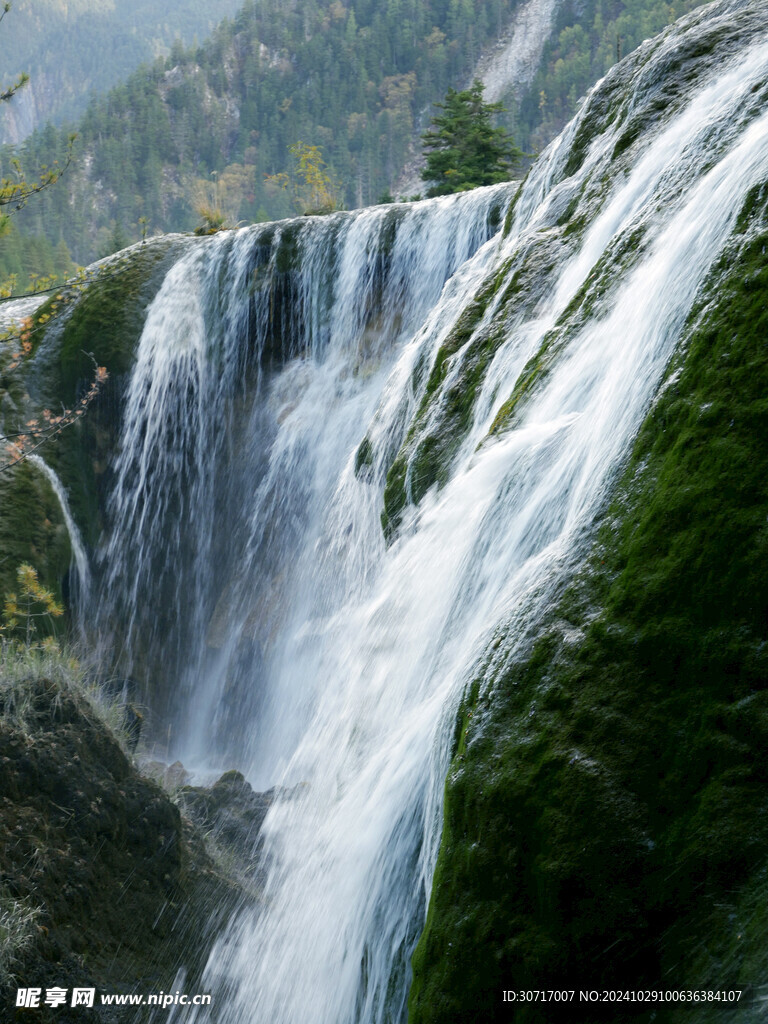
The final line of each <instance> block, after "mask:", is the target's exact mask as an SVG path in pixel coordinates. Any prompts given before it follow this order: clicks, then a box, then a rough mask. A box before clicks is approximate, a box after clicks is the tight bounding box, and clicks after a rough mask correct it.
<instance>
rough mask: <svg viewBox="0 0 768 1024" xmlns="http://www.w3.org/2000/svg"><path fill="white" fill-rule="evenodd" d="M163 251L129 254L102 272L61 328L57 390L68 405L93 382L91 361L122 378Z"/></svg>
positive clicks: (160, 248)
mask: <svg viewBox="0 0 768 1024" xmlns="http://www.w3.org/2000/svg"><path fill="white" fill-rule="evenodd" d="M166 255H167V247H166V246H163V245H158V244H154V245H147V246H146V248H140V249H134V250H133V251H132V252H131V253H130V254H129V255H128V256H126V257H125V258H124V259H123V260H122V261H121V263H119V264H117V265H113V266H110V267H107V268H105V269H104V270H103V271H102V272H101V273H100V275H99V276H98V277H97V278H96V280H95V281H93V282H92V283H91V284H90V285H89V286H88V288H87V290H86V292H85V294H84V295H83V297H82V298H81V299H80V301H79V302H78V303H77V306H76V308H75V310H74V312H73V313H72V316H71V317H70V318H69V320H68V321H67V323H66V326H65V327H64V331H63V335H62V338H61V343H60V346H59V361H60V385H61V389H62V392H63V396H64V398H65V401H66V402H67V404H71V402H72V401H73V400H74V398H75V397H76V393H77V388H78V385H79V384H81V383H82V382H84V381H90V380H91V379H92V378H93V360H92V359H91V358H90V356H89V355H88V354H87V353H92V354H93V359H95V361H96V363H97V364H98V365H99V366H106V368H107V370H108V371H109V373H110V374H111V375H118V374H122V373H127V372H128V370H130V368H131V366H132V365H133V359H134V356H135V352H136V344H137V342H138V339H139V337H140V336H141V331H142V328H143V326H144V320H145V318H146V309H147V306H148V304H149V302H150V300H151V298H152V296H153V295H154V292H155V290H156V287H157V283H158V273H157V272H158V270H159V269H160V268H161V266H162V265H163V263H164V258H165V256H166Z"/></svg>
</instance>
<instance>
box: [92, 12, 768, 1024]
mask: <svg viewBox="0 0 768 1024" xmlns="http://www.w3.org/2000/svg"><path fill="white" fill-rule="evenodd" d="M765 13H766V5H765V4H764V3H763V4H751V5H748V4H745V3H742V4H738V3H723V4H720V5H719V6H718V7H717V8H716V9H714V10H712V9H710V11H709V13H708V14H707V15H706V16H705V15H697V16H692V17H691V18H690V19H688V21H687V23H685V24H684V26H683V28H677V29H675V30H673V31H671V32H668V33H667V34H666V35H665V36H664V37H662V38H661V39H660V40H656V41H654V43H653V44H646V46H645V47H644V48H643V49H642V50H641V51H640V53H639V55H636V56H635V57H634V58H633V61H634V62H630V63H629V64H627V63H626V62H625V64H623V65H621V66H620V68H619V69H617V71H616V73H615V75H614V76H613V77H609V79H608V80H607V81H606V82H604V83H603V84H602V85H601V86H600V87H599V88H598V89H597V90H596V91H595V92H594V93H593V94H592V96H591V97H590V98H589V99H588V101H587V102H586V104H585V105H584V107H583V109H582V111H581V113H580V115H579V117H578V118H577V119H576V121H575V122H574V123H573V124H572V125H571V126H569V128H568V129H566V131H565V133H564V134H563V136H561V138H560V139H559V140H558V141H557V142H556V143H554V144H553V146H552V147H551V148H550V150H549V151H548V152H547V153H546V154H545V155H544V156H543V157H542V159H541V160H540V161H539V163H538V164H537V165H536V167H535V168H534V170H533V172H532V174H531V175H530V176H529V178H528V180H527V181H526V183H525V185H524V186H523V187H522V190H521V191H520V194H519V195H518V196H517V198H516V206H515V213H514V218H513V219H512V221H511V224H510V225H509V230H508V231H507V232H506V234H505V235H504V236H503V237H502V234H497V235H496V236H495V237H490V236H491V235H492V234H493V228H494V226H495V220H496V217H495V216H494V217H492V216H491V214H492V213H495V212H496V211H498V209H499V207H501V206H504V205H506V203H508V202H509V201H510V199H511V198H512V196H513V194H514V192H515V191H516V190H515V187H514V186H499V187H495V188H493V189H490V190H479V191H477V192H474V193H470V194H467V195H464V196H458V197H450V198H447V199H441V200H434V201H431V202H428V203H424V204H418V205H415V206H412V207H395V208H376V209H374V210H369V211H364V212H360V213H357V214H354V215H346V214H345V215H337V216H334V217H329V218H324V219H314V218H310V219H307V220H305V221H301V222H298V221H297V222H286V223H284V224H280V225H269V226H266V227H258V228H253V229H249V230H247V231H244V232H241V233H238V234H236V235H232V234H226V235H220V236H218V237H217V238H215V239H213V240H211V241H209V242H207V243H205V244H202V245H199V246H196V247H192V248H190V250H189V251H188V253H187V254H186V255H185V256H184V257H183V258H182V259H181V260H180V262H179V263H177V265H176V266H175V267H174V268H173V269H172V271H171V272H170V273H169V275H168V277H167V279H166V281H165V283H164V285H163V287H162V288H161V290H160V292H159V294H158V296H157V298H156V299H155V301H154V303H153V305H152V307H151V309H150V311H149V314H148V319H147V323H146V327H145V330H144V333H143V336H142V339H141V343H140V348H139V352H138V356H137V362H136V367H135V369H134V372H133V376H132V380H131V384H130V388H129V393H128V399H127V407H126V410H127V411H126V417H125V427H124V433H123V442H122V450H121V455H120V458H119V462H118V465H117V472H116V483H115V487H114V493H113V498H112V503H111V508H110V515H111V525H110V533H109V536H108V537H107V539H106V542H105V544H104V547H103V551H102V563H103V567H104V568H103V570H102V576H103V582H102V591H101V597H100V605H101V608H102V612H101V615H100V620H99V621H100V627H101V629H102V630H103V631H104V632H105V633H109V632H110V631H112V632H113V635H116V634H115V633H114V627H115V623H116V622H118V621H122V622H123V623H124V624H125V625H124V627H123V633H122V636H123V642H124V644H125V651H126V653H125V654H124V657H125V658H126V659H127V661H128V664H129V665H130V667H131V669H132V670H133V669H136V670H137V671H139V672H140V673H142V677H143V678H144V679H145V681H146V683H147V686H148V688H149V689H150V693H151V692H152V691H151V685H152V676H153V674H158V673H160V674H162V677H163V678H168V677H170V678H172V679H174V680H175V685H174V688H173V693H171V694H170V695H168V696H167V698H166V699H165V702H164V706H163V710H164V712H165V713H166V714H167V715H169V716H171V717H172V718H173V720H174V721H175V723H176V725H177V733H176V735H177V743H178V749H177V750H175V753H176V754H180V755H181V756H183V757H185V758H186V759H188V760H192V761H193V762H194V761H200V762H207V763H211V762H215V761H223V762H225V763H227V765H228V766H229V765H230V764H231V761H232V759H233V758H235V757H236V758H237V759H238V761H239V763H240V764H242V765H243V766H244V768H245V769H246V771H247V774H248V776H249V778H250V779H251V781H252V782H253V783H254V785H256V786H260V787H266V786H271V785H274V784H276V783H282V784H284V785H285V786H286V787H288V788H286V790H285V791H284V796H282V797H281V798H279V799H278V800H277V802H276V803H275V804H274V805H273V807H272V809H271V811H270V813H269V816H268V818H267V820H266V823H265V825H264V854H263V856H264V859H265V867H266V871H267V881H266V887H265V893H264V899H263V901H262V904H261V906H260V909H259V910H258V911H253V910H248V911H243V912H241V913H240V914H239V915H237V916H236V917H235V918H234V920H233V922H232V924H231V925H230V927H229V929H228V930H227V932H226V933H225V935H224V936H223V938H221V939H220V940H219V942H218V943H217V945H216V947H215V948H214V950H213V953H212V955H211V958H210V961H209V964H208V967H207V970H206V976H205V982H206V984H207V985H208V986H209V987H210V988H211V989H212V990H213V992H214V997H216V994H217V993H218V994H219V995H220V996H221V998H220V999H219V1000H218V1005H216V1008H215V1010H214V1011H209V1010H205V1011H203V1010H194V1011H189V1013H188V1015H187V1016H186V1017H184V1019H185V1020H190V1021H191V1020H194V1021H197V1022H202V1021H203V1020H209V1019H211V1020H216V1021H221V1022H229V1024H235V1022H237V1024H245V1022H246V1021H248V1022H252V1021H255V1022H265V1024H266V1022H269V1024H294V1022H296V1021H299V1020H301V1021H305V1022H307V1024H347V1022H353V1021H354V1022H361V1024H363V1022H364V1024H374V1022H376V1024H378V1022H383V1021H400V1020H403V1019H404V1016H405V1004H406V997H407V991H408V983H409V959H410V954H411V952H412V949H413V945H414V943H415V940H416V938H417V937H418V934H419V931H420V929H421V927H422V925H423V920H424V912H425V902H426V900H428V898H429V891H430V886H431V878H432V872H433V868H434V863H435V857H436V850H437V842H438V836H439V826H440V797H441V791H442V785H443V780H444V777H445V772H446V770H447V764H448V760H449V755H450V746H451V735H452V722H453V717H454V715H455V710H456V706H457V703H458V701H459V699H460V697H461V694H462V692H463V691H464V689H465V688H466V686H467V684H468V683H469V682H470V681H471V680H473V679H480V680H481V681H482V678H483V676H484V666H485V667H487V665H488V663H489V661H491V660H492V659H494V658H497V659H498V658H508V657H510V656H511V655H512V654H513V653H514V652H515V650H516V648H517V647H518V646H519V645H521V644H522V643H523V638H524V637H525V636H526V635H527V634H528V633H529V632H530V630H531V629H532V628H533V626H534V625H535V622H536V620H537V616H538V615H540V614H541V612H542V610H543V609H544V608H545V607H546V606H547V603H548V602H549V601H550V600H551V598H552V595H553V594H554V592H555V591H556V588H557V587H558V585H559V582H560V580H561V579H562V576H563V572H564V571H565V570H566V569H567V567H568V566H569V565H571V564H572V563H573V560H574V558H575V557H576V555H577V553H578V550H579V544H580V542H581V541H582V540H583V538H584V537H585V536H586V535H587V534H588V531H589V529H590V527H591V525H592V523H593V522H594V519H595V516H596V514H597V512H598V511H599V509H600V507H601V504H602V503H603V501H604V500H605V498H606V495H607V494H608V493H609V490H610V486H611V482H612V480H613V479H614V477H615V474H616V471H617V467H618V466H619V465H620V462H621V459H622V457H623V455H624V454H625V453H626V452H627V450H628V446H629V444H630V442H631V440H632V438H633V436H634V435H635V433H636V431H637V429H638V426H639V424H640V422H641V421H642V418H643V415H644V414H645V412H646V411H647V409H648V407H649V404H650V402H651V401H652V398H653V395H654V392H655V390H656V388H657V387H658V384H659V382H660V380H661V378H662V375H663V372H664V367H665V365H666V363H667V361H668V359H669V357H670V355H671V353H672V352H673V350H674V347H675V344H676V342H677V340H678V338H679V336H680V332H681V330H682V327H683V325H684V323H685V320H686V318H687V316H688V315H689V312H690V309H691V306H692V304H693V301H694V298H695V296H696V294H697V291H698V289H699V288H700V286H701V284H702V282H703V280H704V278H705V276H706V274H707V272H708V271H709V269H710V268H711V266H712V264H713V262H714V261H715V260H716V259H717V257H718V255H719V254H720V252H721V251H722V248H723V246H724V244H725V242H726V241H727V239H728V237H729V235H730V233H731V231H732V230H733V227H734V223H735V220H736V217H737V214H738V212H739V209H740V207H741V205H742V203H743V201H744V197H745V196H746V194H747V192H748V191H749V189H750V188H751V187H752V186H754V185H755V184H757V183H759V182H761V181H762V180H764V179H765V177H766V175H767V174H768V114H766V113H765V97H764V96H763V93H762V92H761V90H764V81H765V75H766V71H767V70H768V40H767V39H766V37H765V33H764V28H763V26H764V24H765ZM729 27H730V33H731V34H730V37H729V36H728V30H729ZM718 33H719V36H717V34H718ZM715 36H717V38H719V39H720V40H722V39H723V38H726V39H729V40H730V41H729V42H726V43H724V44H722V52H721V55H720V56H719V57H718V58H717V59H714V58H713V59H712V60H710V61H707V60H705V59H703V58H700V56H697V57H696V71H695V74H694V73H693V72H691V74H690V76H689V81H688V84H687V89H686V90H685V92H680V93H677V94H676V95H675V98H674V100H673V101H672V100H671V101H670V102H669V103H668V104H667V105H666V107H665V110H664V114H663V116H662V115H659V114H658V109H659V108H658V103H657V105H656V108H655V110H656V113H655V117H654V119H649V118H647V117H646V119H645V121H643V116H644V112H646V113H647V109H648V107H649V106H650V105H652V104H653V103H654V101H655V100H657V96H656V92H657V90H658V88H660V85H659V83H660V82H663V74H662V72H661V70H660V69H663V68H665V67H666V68H668V67H669V66H670V65H671V64H672V61H673V58H675V59H678V63H680V60H679V57H680V53H681V52H682V51H684V50H685V45H687V44H688V43H689V42H690V41H693V42H695V43H697V44H699V49H698V51H696V52H697V54H698V55H700V54H701V53H706V52H709V51H707V50H706V48H704V47H703V46H701V45H700V44H701V43H702V40H705V41H706V40H707V39H708V38H710V37H711V38H713V39H714V38H715ZM713 48H714V42H713V43H712V47H710V50H712V49H713ZM694 49H695V48H694V47H691V52H693V50H694ZM693 59H694V58H691V61H693ZM682 63H683V64H685V62H684V61H683V62H682ZM689 70H690V67H689ZM681 73H682V72H681ZM622 75H623V76H624V77H623V78H622V77H621V76H622ZM619 86H621V90H623V92H622V91H621V90H620V89H619ZM619 94H621V95H620V96H619ZM617 96H619V98H618V99H617V98H616V97H617ZM614 101H615V109H613V108H612V107H611V104H612V103H614ZM633 118H634V119H635V120H636V122H637V123H638V124H640V125H641V128H638V129H637V131H635V134H634V136H632V135H631V134H630V135H627V134H626V133H627V126H628V125H630V126H631V125H632V123H633V122H632V119H633ZM593 122H594V123H595V124H596V126H595V127H594V130H593V132H592V137H591V139H589V140H587V141H584V140H585V135H586V131H587V128H588V126H589V125H590V124H591V123H593ZM643 133H644V134H643ZM639 136H642V146H636V147H635V148H634V149H633V143H634V140H635V139H636V138H637V137H639ZM633 154H634V156H633ZM576 156H578V159H577V158H576ZM566 209H567V210H568V217H569V218H571V221H572V223H579V221H581V223H582V232H583V233H582V234H581V236H579V234H578V233H574V232H566V231H565V229H564V224H565V222H566V218H565V217H564V215H563V213H564V210H566ZM531 268H533V269H531ZM526 273H527V274H528V276H529V278H530V279H531V280H534V279H535V283H534V284H533V285H532V287H531V288H530V289H529V290H528V291H527V292H522V291H520V289H519V287H518V284H517V283H516V282H519V280H520V275H523V277H524V276H525V274H526ZM481 294H482V295H483V296H484V298H483V302H482V303H480V302H479V299H477V298H476V297H477V296H479V295H481ZM473 300H475V301H474V306H473ZM470 309H474V313H473V316H472V318H470V319H471V322H470V321H466V322H470V326H469V327H468V328H466V329H463V328H462V326H461V325H462V324H463V323H465V318H466V317H467V315H468V310H470ZM478 353H484V357H485V362H484V363H483V364H482V373H481V374H480V379H479V381H475V383H474V384H473V385H472V386H473V387H475V389H476V390H475V392H474V393H473V401H472V403H471V407H470V409H469V413H468V414H464V413H461V414H460V413H457V412H455V409H454V405H453V404H455V403H456V402H458V401H459V398H460V396H461V394H462V392H466V391H467V389H469V388H470V378H469V371H470V369H472V368H473V367H474V368H476V367H477V365H478V363H477V359H476V357H477V355H478ZM473 359H474V360H475V361H474V362H473ZM524 370H525V371H526V372H525V373H523V371H524ZM532 380H533V381H534V382H535V383H534V384H530V381H532ZM452 403H453V404H452ZM451 417H453V419H451ZM462 417H463V418H462ZM450 423H453V424H454V427H455V429H456V442H455V444H453V446H452V447H450V448H448V449H443V452H444V465H442V466H441V467H439V468H438V471H436V472H435V473H434V474H433V475H434V480H435V482H436V484H441V485H442V486H440V487H438V486H432V487H431V488H428V489H427V490H426V492H425V493H419V491H420V488H419V487H418V483H419V479H420V478H419V473H420V472H421V470H420V468H419V453H420V452H423V450H424V447H423V442H424V439H429V438H432V439H434V438H435V436H436V432H437V431H439V430H440V428H441V426H442V428H444V429H447V428H446V424H450ZM456 424H460V429H459V427H456ZM420 446H421V447H420ZM446 452H447V454H446ZM398 453H399V454H398ZM396 456H397V457H398V460H399V461H401V463H402V465H403V467H404V469H403V476H402V490H403V492H404V495H405V499H404V507H403V508H402V509H401V510H400V512H399V514H398V515H399V518H398V520H397V522H396V523H394V525H393V526H392V527H391V529H390V530H389V532H388V538H389V543H386V542H385V539H384V533H383V532H382V525H381V521H380V514H381V511H382V504H383V501H384V492H385V485H386V488H387V490H388V491H389V490H390V488H392V487H393V486H394V485H393V482H392V473H393V469H392V467H393V463H395V460H396ZM113 642H115V643H117V641H113ZM489 652H490V653H489ZM161 704H162V702H161ZM298 784H301V785H298ZM224 993H225V994H226V997H225V996H224ZM174 1012H176V1011H174ZM179 1012H180V1011H179Z"/></svg>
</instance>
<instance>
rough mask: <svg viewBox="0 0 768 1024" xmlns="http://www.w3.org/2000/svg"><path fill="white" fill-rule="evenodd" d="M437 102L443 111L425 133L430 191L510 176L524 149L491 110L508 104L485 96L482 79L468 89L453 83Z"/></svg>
mask: <svg viewBox="0 0 768 1024" xmlns="http://www.w3.org/2000/svg"><path fill="white" fill-rule="evenodd" d="M435 105H436V106H437V107H438V109H439V110H442V111H443V113H442V114H438V115H437V116H435V117H434V118H433V119H432V126H431V129H430V130H429V131H426V132H424V134H423V135H422V136H421V138H422V141H423V143H424V149H425V150H426V151H427V165H426V167H425V168H424V170H423V171H422V174H421V176H422V178H423V179H424V181H427V182H432V187H431V188H430V189H429V191H428V192H427V195H428V196H444V195H448V194H450V193H451V192H464V191H466V190H467V189H470V188H477V186H478V185H494V184H496V183H497V182H499V181H507V180H508V179H509V177H510V175H511V173H512V169H513V167H514V166H515V165H516V164H517V163H518V161H519V160H520V158H521V157H522V156H523V153H522V151H521V150H520V149H519V148H518V147H517V146H516V145H515V143H514V141H513V139H512V137H511V136H510V135H508V134H507V132H506V131H504V129H503V128H494V126H493V124H492V122H491V116H492V115H493V114H495V113H498V112H499V111H500V110H502V109H503V108H502V105H501V104H500V103H486V102H485V101H484V100H483V83H482V82H481V81H480V79H478V78H476V79H475V80H474V82H473V83H472V87H471V88H469V89H465V90H464V91H463V92H457V91H456V90H455V89H449V90H448V92H447V93H446V97H445V101H444V102H443V103H437V104H435Z"/></svg>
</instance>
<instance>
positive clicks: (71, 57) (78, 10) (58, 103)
mask: <svg viewBox="0 0 768 1024" xmlns="http://www.w3.org/2000/svg"><path fill="white" fill-rule="evenodd" d="M238 7H239V0H164V2H163V4H162V5H161V6H159V5H158V4H157V3H156V2H154V0H136V2H134V3H130V4H124V3H116V2H115V0H76V2H74V3H73V2H65V0H17V2H16V3H14V5H13V8H12V11H11V12H10V13H9V16H8V18H7V19H6V20H5V21H4V24H3V27H2V31H0V66H2V67H3V69H4V72H3V73H4V75H6V76H7V77H8V79H9V80H10V78H13V77H15V76H16V75H17V74H19V73H20V72H22V71H25V72H27V73H29V75H30V81H29V84H28V85H27V86H26V88H25V89H24V90H23V91H22V92H20V93H19V94H18V95H17V97H16V99H15V100H14V101H13V103H12V104H10V105H8V104H6V105H5V108H4V110H3V117H2V120H0V142H20V141H21V140H22V139H24V138H26V137H27V136H28V135H29V134H30V133H31V132H32V131H33V130H34V129H35V128H37V127H40V126H41V125H43V124H45V122H47V121H54V122H56V123H60V122H61V121H62V120H64V119H67V118H69V119H71V118H74V117H77V116H79V115H80V114H82V112H83V110H85V107H86V105H87V103H88V100H89V98H90V96H91V94H92V93H104V92H106V91H107V90H108V89H109V88H111V86H113V85H114V84H115V83H116V82H119V81H120V80H121V79H123V78H125V77H127V76H128V75H129V74H130V73H131V72H132V71H133V70H134V69H135V68H137V67H138V66H139V65H140V64H142V63H146V62H148V61H151V60H154V59H155V58H156V57H158V56H160V55H161V54H167V53H168V52H169V51H170V49H171V47H172V46H173V45H174V43H176V45H177V46H178V45H180V44H181V43H183V44H186V45H187V46H189V45H191V44H192V43H193V42H194V41H195V39H196V38H200V39H203V38H205V37H206V36H207V35H208V34H209V33H210V32H212V31H213V29H214V28H215V27H216V25H217V24H218V23H219V22H220V21H221V20H222V18H225V17H227V16H228V15H232V14H234V13H235V11H236V10H237V8H238Z"/></svg>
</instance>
